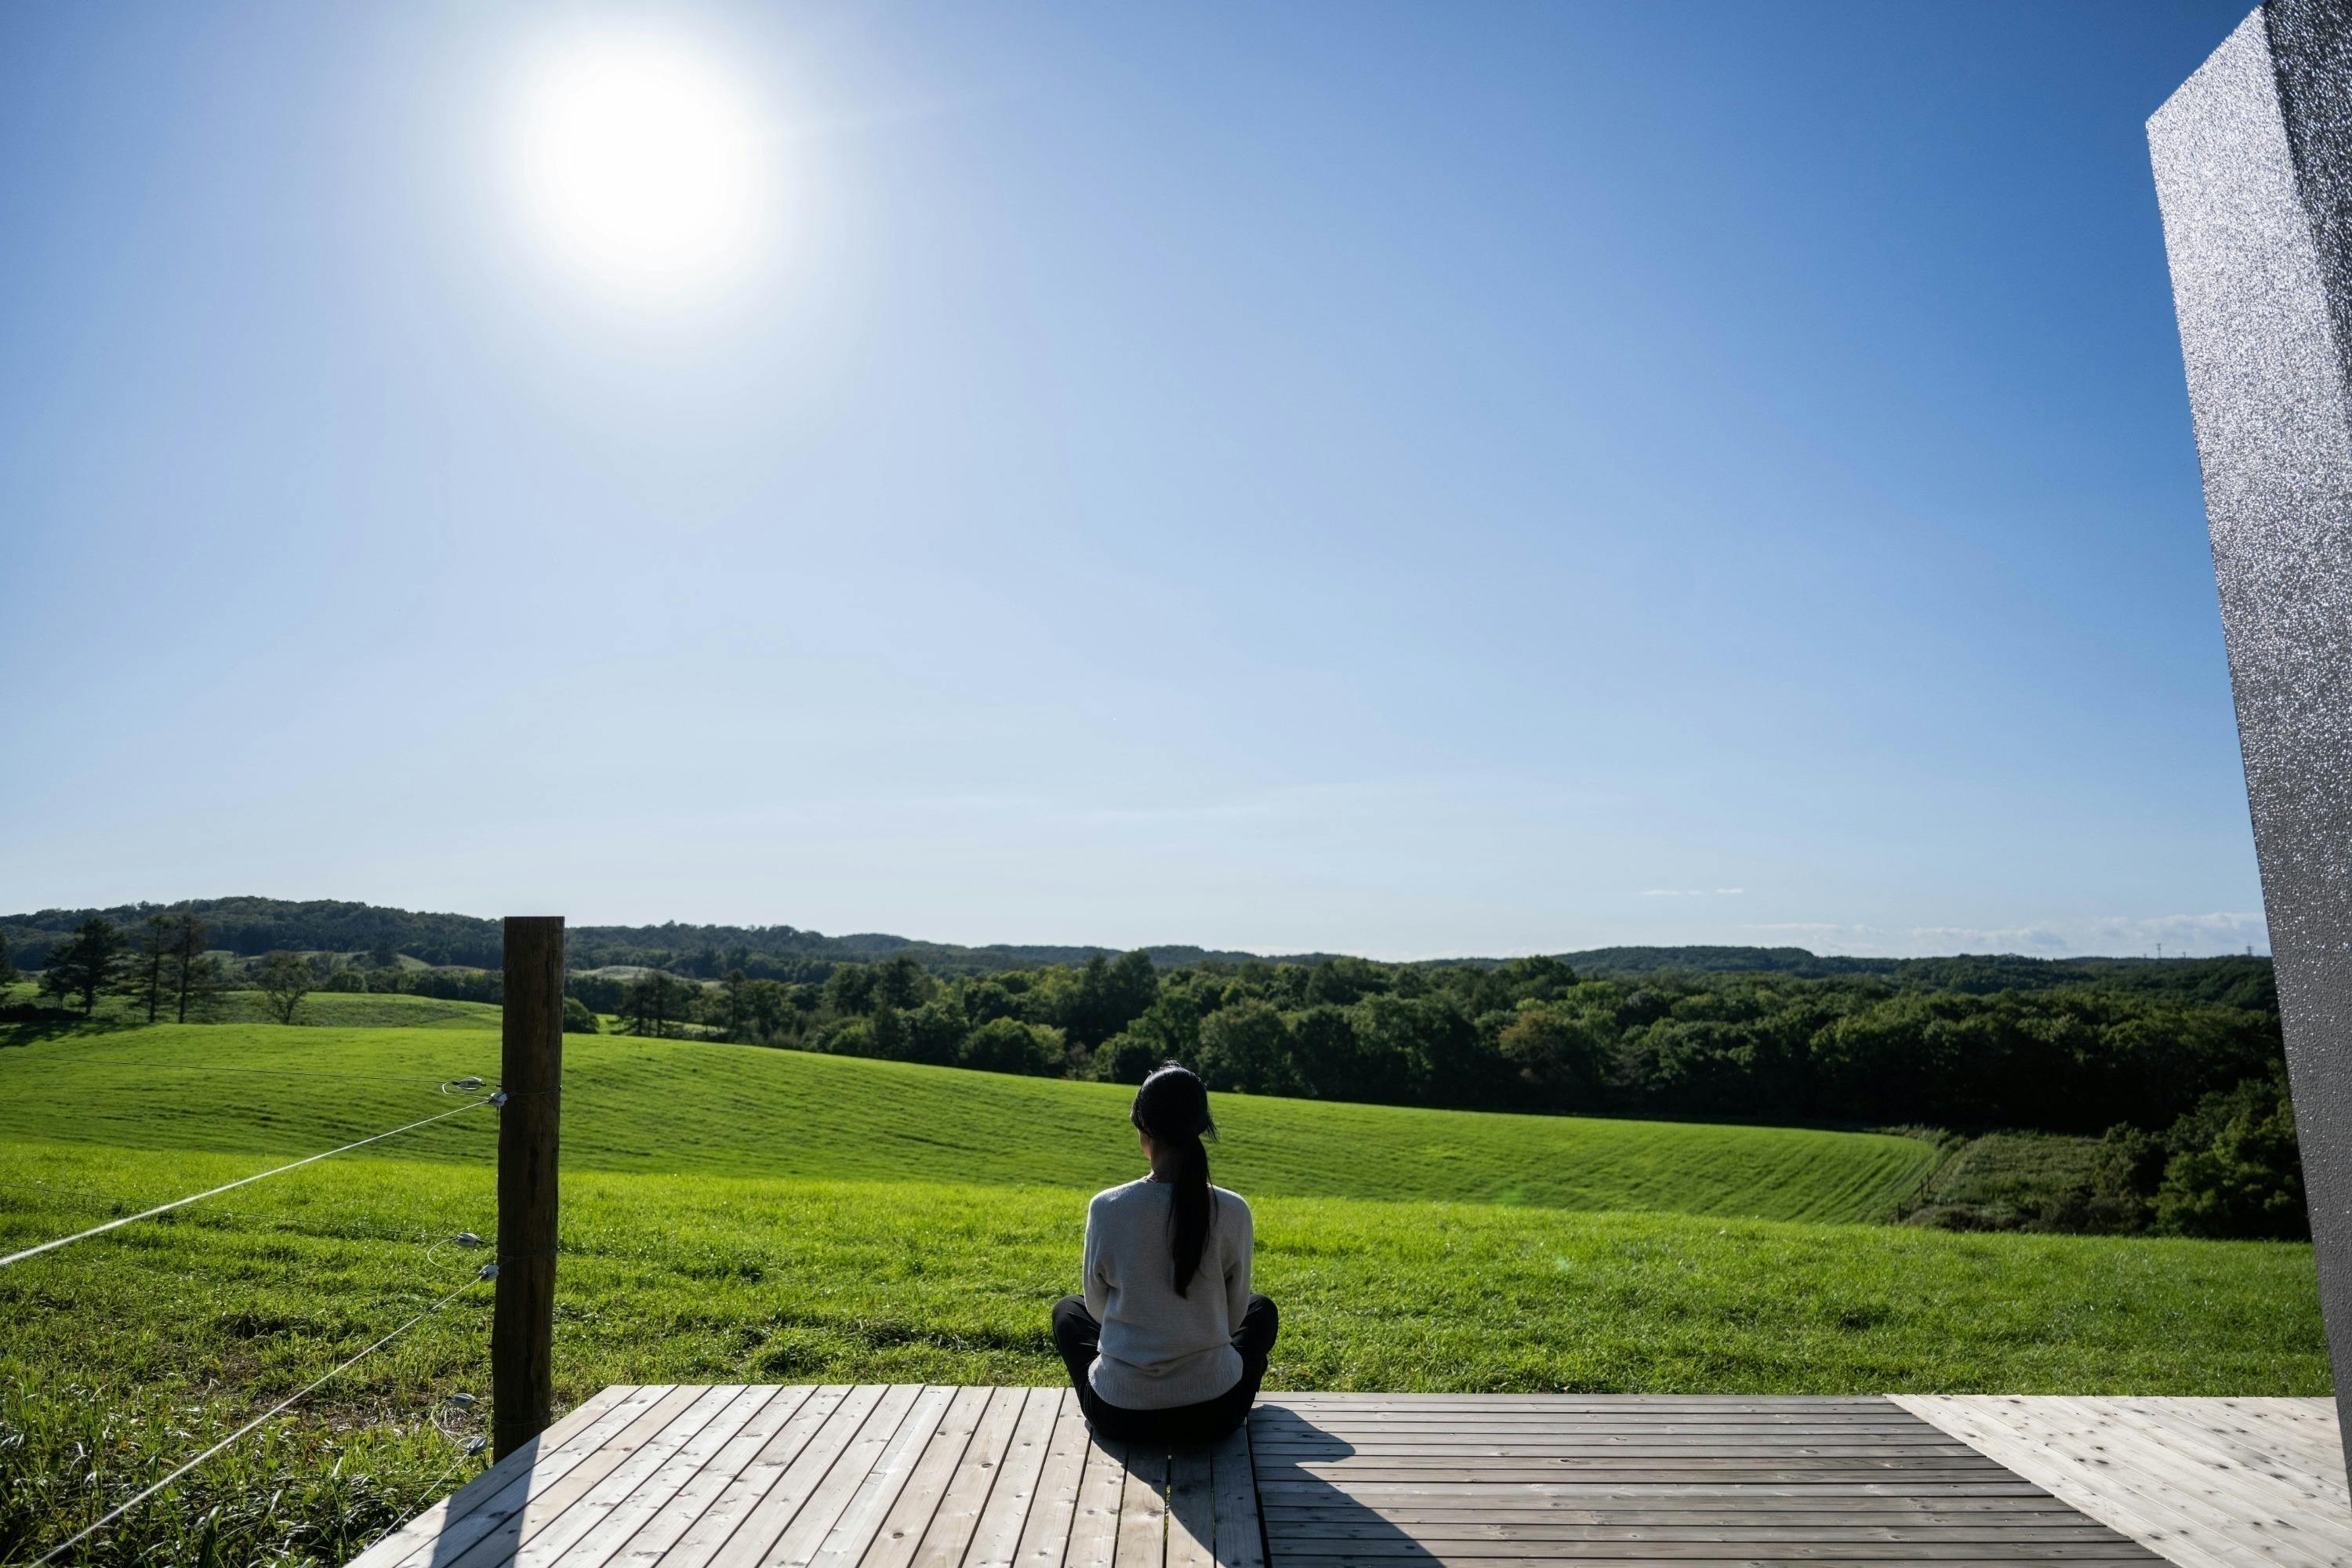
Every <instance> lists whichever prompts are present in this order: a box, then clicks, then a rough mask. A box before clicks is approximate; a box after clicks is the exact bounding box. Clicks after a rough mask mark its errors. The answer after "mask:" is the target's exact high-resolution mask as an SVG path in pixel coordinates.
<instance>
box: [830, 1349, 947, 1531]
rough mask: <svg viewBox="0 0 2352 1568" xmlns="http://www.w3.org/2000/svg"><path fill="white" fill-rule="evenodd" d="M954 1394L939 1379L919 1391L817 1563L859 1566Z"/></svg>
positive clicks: (854, 1496)
mask: <svg viewBox="0 0 2352 1568" xmlns="http://www.w3.org/2000/svg"><path fill="white" fill-rule="evenodd" d="M954 1397H955V1390H954V1389H952V1388H944V1387H939V1386H936V1385H934V1386H929V1387H925V1388H923V1389H921V1390H919V1392H918V1393H917V1394H916V1395H915V1399H914V1403H913V1404H912V1405H909V1406H908V1410H907V1415H906V1419H904V1420H903V1421H901V1422H899V1424H898V1431H897V1432H896V1433H894V1434H892V1436H891V1438H890V1446H889V1447H887V1448H886V1449H885V1450H883V1453H882V1457H881V1458H878V1459H877V1460H876V1461H875V1464H874V1468H873V1469H872V1470H870V1471H868V1472H867V1474H866V1479H865V1480H863V1481H862V1482H860V1483H859V1484H858V1488H857V1490H856V1494H855V1495H853V1496H852V1497H851V1498H850V1500H849V1504H848V1506H847V1507H845V1508H844V1509H843V1510H841V1516H840V1517H839V1518H838V1519H836V1520H835V1521H834V1523H833V1528H832V1529H831V1530H830V1531H826V1533H825V1537H824V1542H823V1543H822V1544H821V1545H820V1546H819V1547H818V1548H817V1552H816V1555H815V1556H814V1558H813V1559H811V1561H812V1563H814V1564H816V1565H817V1568H857V1564H859V1563H863V1562H865V1560H866V1552H867V1550H868V1549H869V1548H871V1547H872V1546H873V1544H874V1541H875V1538H876V1537H877V1535H878V1534H879V1533H880V1531H881V1528H882V1521H884V1520H885V1519H886V1518H887V1517H888V1515H889V1511H890V1510H892V1509H893V1508H895V1507H897V1506H898V1496H899V1493H900V1491H901V1490H902V1489H904V1488H905V1486H906V1484H907V1480H908V1476H909V1475H910V1474H911V1473H912V1472H913V1470H914V1468H915V1465H916V1463H917V1461H919V1459H920V1458H921V1457H922V1456H923V1454H924V1453H925V1452H926V1451H927V1450H928V1448H929V1444H930V1440H931V1438H932V1437H933V1436H937V1435H938V1432H939V1428H940V1422H941V1421H942V1420H944V1419H945V1418H946V1416H947V1410H948V1405H949V1404H950V1402H952V1401H953V1399H954Z"/></svg>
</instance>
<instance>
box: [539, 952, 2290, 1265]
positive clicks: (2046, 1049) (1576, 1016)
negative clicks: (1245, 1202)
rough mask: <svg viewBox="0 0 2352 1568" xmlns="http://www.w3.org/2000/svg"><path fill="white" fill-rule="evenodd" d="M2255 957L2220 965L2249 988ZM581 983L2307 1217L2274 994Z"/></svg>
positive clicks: (1037, 977) (668, 1009)
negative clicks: (1762, 1132) (1786, 1129)
mask: <svg viewBox="0 0 2352 1568" xmlns="http://www.w3.org/2000/svg"><path fill="white" fill-rule="evenodd" d="M2265 967H2266V966H2265ZM2209 978H2210V975H2209ZM2243 980H2244V976H2243V975H2242V974H2240V975H2238V976H2235V977H2230V978H2227V979H2226V980H2225V982H2224V983H2223V984H2220V985H2218V986H2216V987H2214V988H2215V989H2217V990H2219V991H2221V994H2228V995H2242V994H2245V990H2244V987H2243V986H2242V984H2241V983H2242V981H2243ZM570 985H571V990H572V994H573V995H575V996H576V997H578V998H580V999H581V1000H582V1001H583V1003H585V1004H586V1005H589V1006H592V1007H593V1008H595V1009H596V1010H598V1011H600V1012H606V1013H614V1014H618V1015H619V1016H621V1018H622V1020H623V1026H624V1027H625V1028H626V1029H628V1030H630V1031H632V1032H635V1033H640V1034H677V1033H687V1032H692V1033H699V1034H709V1035H715V1036H718V1037H722V1038H727V1039H732V1040H740V1041H748V1042H754V1043H762V1044H772V1045H788V1046H794V1047H801V1048H803V1049H811V1050H820V1051H830V1052H837V1053H842V1054H846V1055H855V1056H870V1057H881V1058H891V1059H895V1060H902V1061H917V1062H930V1063H937V1064H940V1065H948V1066H959V1067H966V1068H983V1069H986V1070H991V1071H997V1072H1016V1073H1029V1074H1037V1075H1044V1076H1061V1077H1073V1078H1086V1079H1103V1080H1108V1081H1115V1082H1122V1083H1133V1082H1138V1081H1139V1080H1140V1079H1142V1077H1143V1075H1144V1074H1145V1073H1146V1072H1148V1071H1150V1069H1151V1068H1154V1067H1156V1066H1158V1065H1159V1064H1160V1062H1162V1061H1171V1060H1172V1061H1180V1062H1182V1063H1184V1064H1185V1065H1186V1066H1188V1067H1191V1068H1193V1069H1194V1070H1195V1071H1198V1072H1199V1073H1201V1074H1202V1077H1203V1078H1204V1079H1206V1080H1207V1081H1208V1083H1209V1085H1210V1087H1211V1088H1212V1089H1219V1090H1223V1091H1235V1090H1238V1091H1242V1092H1246V1093H1255V1094H1282V1095H1296V1096H1303V1097H1307V1098H1310V1099H1330V1100H1370V1101H1375V1102H1380V1103H1387V1104H1402V1105H1432V1106H1450V1107H1458V1108H1461V1109H1465V1110H1537V1111H1554V1112H1563V1113H1577V1114H1600V1115H1621V1116H1660V1117H1689V1118H1705V1119H1709V1120H1737V1121H1763V1122H1773V1123H1810V1124H1814V1125H1832V1126H1863V1127H1869V1126H1881V1127H1887V1126H1897V1127H1899V1126H1927V1127H1935V1128H1941V1129H1975V1130H1989V1129H1994V1128H2010V1129H2036V1130H2042V1131H2054V1132H2064V1133H2074V1134H2081V1135H2090V1136H2099V1137H2101V1138H2102V1144H2101V1148H2100V1151H2099V1153H2100V1160H2099V1174H2098V1176H2097V1178H2096V1179H2095V1181H2094V1182H2093V1183H2091V1184H2086V1185H2084V1186H2083V1187H2081V1188H2080V1189H2079V1190H2076V1189H2069V1190H2067V1191H2064V1192H2061V1193H2055V1194H2051V1199H2050V1203H2049V1205H2048V1207H2047V1209H2046V1211H2045V1212H2044V1213H2042V1215H2040V1216H2039V1218H2040V1219H2041V1221H2042V1222H2043V1223H2046V1224H2048V1225H2050V1226H2053V1227H2054V1228H2064V1229H2099V1230H2139V1229H2158V1230H2172V1231H2179V1232H2183V1233H2187V1234H2196V1235H2240V1236H2268V1235H2294V1234H2300V1233H2302V1232H2303V1229H2304V1226H2305V1216H2304V1210H2303V1204H2302V1189H2301V1171H2300V1165H2299V1163H2298V1160H2297V1156H2296V1152H2295V1147H2294V1122H2293V1118H2292V1114H2291V1111H2290V1110H2289V1108H2288V1106H2287V1102H2286V1098H2285V1086H2284V1058H2283V1055H2282V1050H2281V1046H2280V1039H2279V1026H2278V1016H2277V1014H2276V1012H2275V1011H2274V1010H2273V1009H2270V1008H2265V1007H2261V1006H2243V1005H2235V1003H2234V1002H2230V1001H2209V1000H2199V999H2195V998H2194V997H2184V996H2183V995H2181V994H2175V993H2171V992H2168V991H2166V990H2163V989H2160V988H2156V987H2151V986H2148V985H2145V984H2135V983H2133V982H2132V981H2128V980H2127V981H2126V982H2123V983H2119V984H2106V985H2075V986H2067V987H2059V988H2052V989H2045V990H2003V991H1994V992H1966V991H1957V990H1922V989H1917V988H1913V987H1908V986H1904V985H1900V984H1894V983H1890V982H1889V981H1887V980H1885V979H1883V978H1880V977H1877V976H1871V975H1854V976H1832V977H1817V978H1808V977H1798V976H1791V975H1788V974H1782V973H1733V974H1711V975H1709V974H1686V973H1658V974H1648V975H1637V976H1634V977H1631V978H1623V979H1593V978H1589V977H1586V976H1584V975H1581V974H1580V973H1578V972H1577V971H1576V969H1575V968H1574V967H1572V966H1571V965H1570V964H1567V963H1562V962H1560V961H1559V960H1558V959H1550V958H1527V959H1514V960H1511V961H1508V962H1507V963H1497V964H1494V965H1471V964H1462V965H1452V966H1430V965H1422V964H1387V963H1374V962H1371V961H1368V960H1363V959H1354V958H1342V959H1333V960H1329V961H1327V962H1325V963H1318V964H1315V965H1311V966H1309V965H1302V964H1285V963H1244V964H1238V965H1233V964H1220V963H1208V964H1199V965H1192V966H1187V967H1183V968H1178V969H1172V970H1169V969H1162V968H1160V966H1158V965H1156V964H1155V963H1153V962H1152V961H1151V958H1150V954H1149V953H1147V952H1129V953H1127V954H1124V955H1122V956H1120V957H1118V958H1108V957H1106V956H1104V955H1100V954H1097V955H1096V956H1094V957H1092V958H1089V959H1088V960H1087V962H1086V963H1084V964H1081V965H1075V966H1072V965H1048V966H1044V967H1041V968H1037V969H1032V970H1013V971H1005V972H1002V973H995V974H991V975H983V976H971V975H961V976H958V975H939V974H933V973H929V972H928V971H926V970H925V969H924V968H923V966H922V965H921V964H919V963H916V962H915V961H914V960H912V959H911V958H908V957H906V956H904V955H901V956H899V957H897V958H893V959H889V960H887V961H885V962H883V963H873V964H845V965H839V966H836V967H835V969H834V970H833V972H832V973H830V974H829V975H828V976H827V977H826V978H825V980H824V982H823V983H822V984H795V983H789V982H778V981H772V980H763V979H755V978H752V977H751V976H750V975H749V974H747V973H743V972H741V971H734V972H730V973H727V974H725V975H723V976H722V977H721V978H720V979H719V981H718V982H716V983H715V984H703V983H698V982H696V981H692V980H688V979H685V978H682V977H680V976H677V975H675V974H670V973H666V972H661V971H649V972H646V973H643V974H640V975H637V976H635V977H634V978H628V979H621V978H617V977H605V976H596V975H585V974H575V975H573V976H572V980H571V983H570ZM2253 994H2256V995H2260V994H2262V993H2261V992H2260V991H2259V990H2257V991H2255V992H2254V993H2253Z"/></svg>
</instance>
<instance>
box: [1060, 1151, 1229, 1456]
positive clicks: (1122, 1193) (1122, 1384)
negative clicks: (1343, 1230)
mask: <svg viewBox="0 0 2352 1568" xmlns="http://www.w3.org/2000/svg"><path fill="white" fill-rule="evenodd" d="M1174 1192H1175V1187H1174V1185H1173V1184H1171V1183H1168V1182H1162V1181H1158V1180H1155V1179H1154V1178H1152V1177H1150V1176H1144V1177H1140V1178H1139V1179H1137V1180H1135V1181H1132V1182H1129V1183H1128V1184H1126V1185H1125V1186H1120V1187H1113V1188H1111V1189H1110V1190H1109V1191H1108V1192H1105V1193H1097V1194H1095V1199H1094V1202H1093V1203H1091V1204H1089V1205H1087V1251H1086V1302H1087V1312H1088V1313H1090V1314H1091V1315H1092V1316H1093V1318H1094V1320H1095V1321H1097V1323H1099V1324H1101V1325H1102V1334H1101V1339H1100V1342H1099V1354H1098V1357H1097V1360H1096V1362H1095V1363H1094V1366H1093V1368H1092V1380H1093V1383H1094V1386H1095V1392H1096V1393H1097V1394H1101V1395H1102V1396H1103V1397H1104V1398H1105V1399H1107V1400H1108V1401H1110V1402H1111V1403H1112V1404H1113V1405H1124V1406H1126V1407H1127V1408H1129V1409H1131V1410H1166V1409H1169V1408H1171V1407H1172V1406H1175V1405H1197V1404H1199V1403H1200V1402H1201V1401H1202V1400H1204V1399H1214V1398H1215V1397H1216V1396H1217V1395H1219V1394H1223V1393H1224V1392H1225V1391H1227V1390H1228V1389H1230V1388H1232V1387H1233V1386H1234V1384H1235V1383H1237V1382H1239V1381H1240V1380H1241V1376H1242V1357H1241V1352H1239V1351H1237V1350H1235V1349H1234V1330H1236V1329H1238V1328H1239V1327H1240V1326H1241V1322H1242V1319H1243V1317H1244V1315H1245V1314H1246V1313H1247V1312H1248V1310H1249V1296H1250V1289H1249V1286H1250V1240H1251V1236H1250V1211H1249V1205H1247V1204H1245V1203H1244V1202H1243V1201H1242V1199H1241V1195H1240V1194H1238V1193H1229V1192H1227V1191H1226V1190H1225V1189H1224V1188H1223V1187H1212V1188H1211V1189H1210V1195H1211V1197H1212V1199H1213V1210H1212V1214H1211V1217H1210V1221H1209V1234H1208V1236H1207V1237H1206V1245H1205V1246H1204V1247H1202V1254H1201V1261H1200V1265H1199V1267H1198V1269H1197V1270H1196V1272H1195V1273H1194V1274H1193V1276H1192V1280H1191V1281H1190V1283H1189V1284H1188V1286H1187V1288H1186V1289H1185V1290H1184V1291H1183V1293H1182V1294H1181V1295H1180V1294H1179V1293H1178V1292H1177V1289H1176V1266H1175V1260H1174V1259H1173V1258H1171V1257H1170V1256H1169V1248H1168V1237H1169V1233H1170V1231H1171V1228H1172V1226H1171V1219H1172V1217H1173V1216H1172V1215H1171V1213H1170V1208H1171V1202H1172V1199H1173V1195H1174Z"/></svg>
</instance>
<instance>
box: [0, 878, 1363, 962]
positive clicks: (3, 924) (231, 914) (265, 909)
mask: <svg viewBox="0 0 2352 1568" xmlns="http://www.w3.org/2000/svg"><path fill="white" fill-rule="evenodd" d="M166 908H170V909H173V910H194V912H196V913H197V914H200V915H202V916H203V917H204V919H205V924H206V925H207V926H208V927H210V928H211V936H212V942H213V945H214V946H215V948H220V949H226V951H228V952H234V953H236V954H238V955H239V956H243V957H250V956H253V955H255V954H258V953H264V952H278V951H279V950H285V951H288V952H346V953H352V954H357V955H361V956H362V957H368V956H373V958H374V959H375V960H376V961H377V962H379V963H392V962H394V961H396V960H398V959H401V958H407V959H413V960H415V961H418V962H421V963H429V964H456V965H460V966H466V967H471V968H479V969H495V968H497V967H498V965H499V922H498V921H495V920H488V919H485V918H483V917H481V916H478V915H460V914H435V913H425V912H421V911H417V910H395V909H389V908H386V907H384V906H383V905H378V904H362V903H351V902H345V901H342V900H329V899H316V900H303V901H299V902H298V901H295V900H287V899H264V898H249V897H248V898H230V899H191V900H186V901H184V902H183V903H178V904H172V905H168V906H167V905H163V904H152V903H138V904H118V905H115V906H113V907H112V908H110V909H79V910H55V909H53V910H36V911H34V912H32V913H29V914H20V915H0V937H5V939H6V940H7V942H8V952H9V954H10V956H11V957H12V958H14V960H15V961H16V963H17V964H18V965H19V966H20V967H22V968H26V969H37V968H39V967H40V966H41V964H42V963H43V962H44V960H45V959H46V958H47V954H48V952H49V950H50V949H51V948H52V947H54V946H56V945H57V944H58V943H59V942H63V941H64V940H65V938H66V937H67V936H68V934H69V933H70V932H71V931H73V928H74V927H76V926H78V925H79V924H80V923H81V922H82V921H86V920H89V919H91V918H92V917H93V916H100V915H102V916H104V917H105V918H106V919H108V920H110V921H114V922H115V923H116V924H118V925H122V926H130V925H133V924H136V923H137V922H139V921H143V920H145V919H146V918H147V917H148V916H149V915H151V914H154V913H156V912H158V911H160V910H164V909H166ZM566 937H567V942H566V948H567V956H568V958H569V959H570V962H571V964H572V968H574V969H596V968H603V967H606V966H629V967H654V968H664V969H673V970H677V971H678V972H679V973H690V974H691V973H713V974H715V973H723V972H724V971H725V970H727V969H729V968H741V967H744V966H745V961H746V960H747V959H749V958H750V957H751V956H752V955H755V954H756V955H758V956H760V957H762V958H766V959H769V960H772V961H781V963H780V964H778V963H772V964H770V965H768V966H767V967H783V968H787V969H790V968H795V967H797V968H802V969H805V970H808V971H813V972H814V973H809V974H806V975H804V976H803V977H805V978H822V977H823V974H824V971H826V970H828V969H830V968H831V967H832V966H833V965H835V964H837V963H876V962H878V961H880V960H882V959H886V958H895V957H898V956H900V955H902V954H903V955H905V956H908V957H911V958H913V959H915V960H917V961H918V962H919V963H921V964H922V965H923V967H924V968H926V969H928V970H930V971H932V972H933V973H940V974H989V973H997V972H999V971H1002V970H1007V969H1029V968H1034V967H1036V966H1038V965H1040V964H1046V963H1070V964H1079V963H1085V962H1086V961H1087V959H1089V958H1091V957H1093V956H1094V955H1095V954H1096V953H1098V952H1100V953H1108V954H1112V955H1114V956H1115V955H1116V954H1117V953H1118V952H1119V951H1121V950H1119V949H1117V948H1106V947H1089V946H1064V945H1054V944H1045V943H1029V944H1023V943H1013V942H996V943H992V944H990V945H989V946H986V947H965V946H962V945H961V944H959V943H956V942H918V941H915V940H913V939H911V938H908V937H903V936H891V935H889V934H887V933H886V932H881V931H857V932H853V933H851V934H849V935H846V936H827V935H825V934H824V932H823V931H804V930H802V929H801V928H799V927H796V926H788V925H772V926H726V925H683V924H680V923H678V922H677V921H667V922H665V923H663V924H661V925H644V926H581V925H575V926H573V927H572V928H571V929H570V931H568V932H567V933H566ZM1150 953H1151V958H1152V962H1153V963H1157V964H1159V965H1160V967H1161V968H1181V967H1182V966H1184V965H1186V964H1194V963H1213V962H1216V963H1252V962H1257V961H1261V960H1262V959H1264V958H1265V955H1263V954H1259V953H1254V952H1229V951H1215V950H1212V949H1208V948H1202V947H1191V946H1183V945H1169V946H1162V947H1154V948H1152V949H1150ZM1334 956H1336V955H1335V954H1331V953H1319V952H1318V953H1295V954H1286V955H1282V956H1281V957H1279V958H1276V959H1275V960H1273V962H1276V963H1324V962H1327V961H1328V960H1329V959H1330V958H1332V957H1334Z"/></svg>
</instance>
